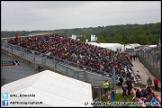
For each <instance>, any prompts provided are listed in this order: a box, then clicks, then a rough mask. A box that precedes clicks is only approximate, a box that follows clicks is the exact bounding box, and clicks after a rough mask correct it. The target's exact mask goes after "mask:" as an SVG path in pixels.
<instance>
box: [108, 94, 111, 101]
mask: <svg viewBox="0 0 162 108" xmlns="http://www.w3.org/2000/svg"><path fill="white" fill-rule="evenodd" d="M108 102H111V94H110V93H108Z"/></svg>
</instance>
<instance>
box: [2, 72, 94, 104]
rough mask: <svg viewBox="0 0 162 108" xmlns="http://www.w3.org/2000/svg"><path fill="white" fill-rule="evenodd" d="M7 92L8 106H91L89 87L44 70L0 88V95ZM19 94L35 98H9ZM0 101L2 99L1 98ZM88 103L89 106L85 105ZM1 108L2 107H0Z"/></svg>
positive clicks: (86, 84) (90, 90) (83, 83)
mask: <svg viewBox="0 0 162 108" xmlns="http://www.w3.org/2000/svg"><path fill="white" fill-rule="evenodd" d="M4 92H7V93H8V94H9V97H8V102H9V103H8V106H14V107H16V106H47V107H48V106H52V107H57V106H70V107H74V106H83V107H84V106H91V102H92V101H93V99H92V89H91V85H90V84H88V83H85V82H82V81H79V80H76V79H73V78H70V77H67V76H64V75H60V74H58V73H55V72H52V71H49V70H45V71H43V72H40V73H37V74H35V75H32V76H29V77H26V78H22V79H20V80H17V81H14V82H12V83H9V84H6V85H4V86H2V87H1V94H2V93H4ZM11 94H12V95H13V94H16V95H17V96H20V94H25V95H31V94H34V95H35V97H10V95H11ZM1 100H3V99H2V97H1ZM10 102H22V103H23V102H42V103H43V104H37V105H36V104H33V105H31V104H27V105H25V104H21V105H20V104H19V105H18V104H14V105H13V104H10ZM86 102H88V103H89V104H88V105H87V104H86V105H85V103H86ZM1 106H2V105H1Z"/></svg>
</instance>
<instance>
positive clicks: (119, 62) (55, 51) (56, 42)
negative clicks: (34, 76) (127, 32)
mask: <svg viewBox="0 0 162 108" xmlns="http://www.w3.org/2000/svg"><path fill="white" fill-rule="evenodd" d="M7 42H8V43H11V44H14V45H18V46H21V47H24V48H28V49H31V50H32V52H35V54H36V51H38V52H41V53H43V54H44V55H47V56H51V57H58V58H61V59H63V60H67V61H71V62H74V63H76V64H78V65H79V66H83V67H86V68H87V69H90V70H91V69H97V70H100V71H102V72H103V73H104V74H107V73H109V74H110V75H112V74H113V73H114V71H115V73H116V74H117V75H119V76H121V75H122V76H129V75H127V74H126V72H125V69H126V70H127V72H128V74H129V71H130V70H132V63H131V60H130V57H129V56H127V55H123V54H121V53H120V52H119V51H112V50H109V49H106V48H101V47H98V46H94V45H90V44H88V43H84V42H81V41H77V40H73V39H71V38H67V37H64V36H60V35H58V34H49V35H43V36H31V37H19V38H15V39H9V40H7Z"/></svg>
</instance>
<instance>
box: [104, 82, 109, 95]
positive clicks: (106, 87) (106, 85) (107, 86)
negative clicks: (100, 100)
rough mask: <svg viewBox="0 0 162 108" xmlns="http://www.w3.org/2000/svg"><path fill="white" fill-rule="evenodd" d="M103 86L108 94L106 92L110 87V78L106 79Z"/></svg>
mask: <svg viewBox="0 0 162 108" xmlns="http://www.w3.org/2000/svg"><path fill="white" fill-rule="evenodd" d="M103 88H104V93H105V95H106V93H107V92H108V89H109V82H108V80H106V81H105V82H104V83H103Z"/></svg>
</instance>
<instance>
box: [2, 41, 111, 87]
mask: <svg viewBox="0 0 162 108" xmlns="http://www.w3.org/2000/svg"><path fill="white" fill-rule="evenodd" d="M1 48H2V49H4V50H6V51H7V52H8V53H9V54H10V53H12V54H15V55H17V56H19V57H22V58H23V59H26V60H29V61H31V62H32V63H35V64H40V65H41V66H48V67H50V68H52V69H53V70H54V71H55V70H57V71H59V72H62V73H63V74H65V75H67V76H70V77H73V78H75V79H79V80H82V81H85V82H88V83H91V84H92V85H93V86H95V85H98V84H99V85H102V83H103V82H104V81H105V80H109V81H110V83H111V78H110V77H109V75H108V74H105V72H103V71H101V70H96V69H93V68H88V67H87V66H84V65H79V64H77V63H74V62H71V61H67V60H63V59H61V58H58V57H51V56H47V55H44V54H42V53H40V52H37V51H35V52H34V51H32V50H30V49H29V48H23V47H21V46H17V45H13V44H9V43H6V42H4V41H3V40H1ZM94 79H95V80H96V81H95V80H94ZM97 80H98V81H97Z"/></svg>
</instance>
